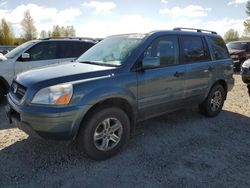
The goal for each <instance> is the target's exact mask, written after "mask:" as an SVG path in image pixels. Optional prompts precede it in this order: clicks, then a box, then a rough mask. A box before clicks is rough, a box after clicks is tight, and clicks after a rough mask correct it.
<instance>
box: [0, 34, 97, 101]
mask: <svg viewBox="0 0 250 188" xmlns="http://www.w3.org/2000/svg"><path fill="white" fill-rule="evenodd" d="M97 42H98V41H97V40H95V39H91V38H62V39H60V38H59V39H52V38H48V39H40V40H32V41H29V42H26V43H24V44H22V45H20V46H18V47H16V48H15V49H13V50H12V51H10V52H9V53H7V54H6V55H2V54H1V55H0V101H1V100H2V98H3V97H4V95H5V94H6V93H8V90H9V86H10V84H11V82H12V80H13V78H14V77H15V76H16V75H17V74H18V73H21V72H24V71H27V70H30V69H34V68H38V67H42V66H47V65H51V64H57V63H62V62H70V61H72V60H74V59H76V58H77V57H79V56H80V55H81V54H83V53H84V52H85V51H87V50H88V49H89V48H91V47H92V46H94V45H95V44H96V43H97Z"/></svg>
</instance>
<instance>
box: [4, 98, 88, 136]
mask: <svg viewBox="0 0 250 188" xmlns="http://www.w3.org/2000/svg"><path fill="white" fill-rule="evenodd" d="M7 101H8V104H7V105H6V107H5V111H6V115H7V118H8V120H9V122H10V123H13V124H14V125H15V126H16V127H18V128H19V129H21V130H23V131H24V132H26V133H27V134H29V135H32V136H36V137H37V136H39V137H43V138H46V139H52V140H69V139H73V138H74V137H75V136H76V134H77V132H78V129H79V127H80V124H81V121H82V119H83V117H84V115H85V114H86V112H87V110H88V109H89V108H90V106H88V105H86V106H81V107H62V108H55V107H54V108H52V107H42V106H18V105H16V104H15V103H14V102H13V101H12V100H11V98H10V97H9V96H7Z"/></svg>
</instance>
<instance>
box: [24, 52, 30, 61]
mask: <svg viewBox="0 0 250 188" xmlns="http://www.w3.org/2000/svg"><path fill="white" fill-rule="evenodd" d="M29 60H30V54H29V53H23V54H22V61H29Z"/></svg>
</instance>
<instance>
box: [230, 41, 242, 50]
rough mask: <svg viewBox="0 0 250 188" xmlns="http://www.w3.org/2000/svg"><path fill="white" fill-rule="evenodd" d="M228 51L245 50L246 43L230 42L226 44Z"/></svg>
mask: <svg viewBox="0 0 250 188" xmlns="http://www.w3.org/2000/svg"><path fill="white" fill-rule="evenodd" d="M227 47H228V49H235V50H245V49H246V48H247V43H246V42H230V43H228V44H227Z"/></svg>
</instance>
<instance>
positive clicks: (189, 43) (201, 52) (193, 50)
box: [181, 36, 211, 63]
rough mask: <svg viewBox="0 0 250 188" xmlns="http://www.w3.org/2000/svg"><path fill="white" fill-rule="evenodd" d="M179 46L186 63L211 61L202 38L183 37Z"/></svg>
mask: <svg viewBox="0 0 250 188" xmlns="http://www.w3.org/2000/svg"><path fill="white" fill-rule="evenodd" d="M181 44H182V50H183V55H184V61H185V62H186V63H195V62H202V61H209V60H211V57H210V54H209V50H208V47H207V44H206V42H205V41H204V40H203V38H202V37H199V36H198V37H197V36H183V37H181Z"/></svg>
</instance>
